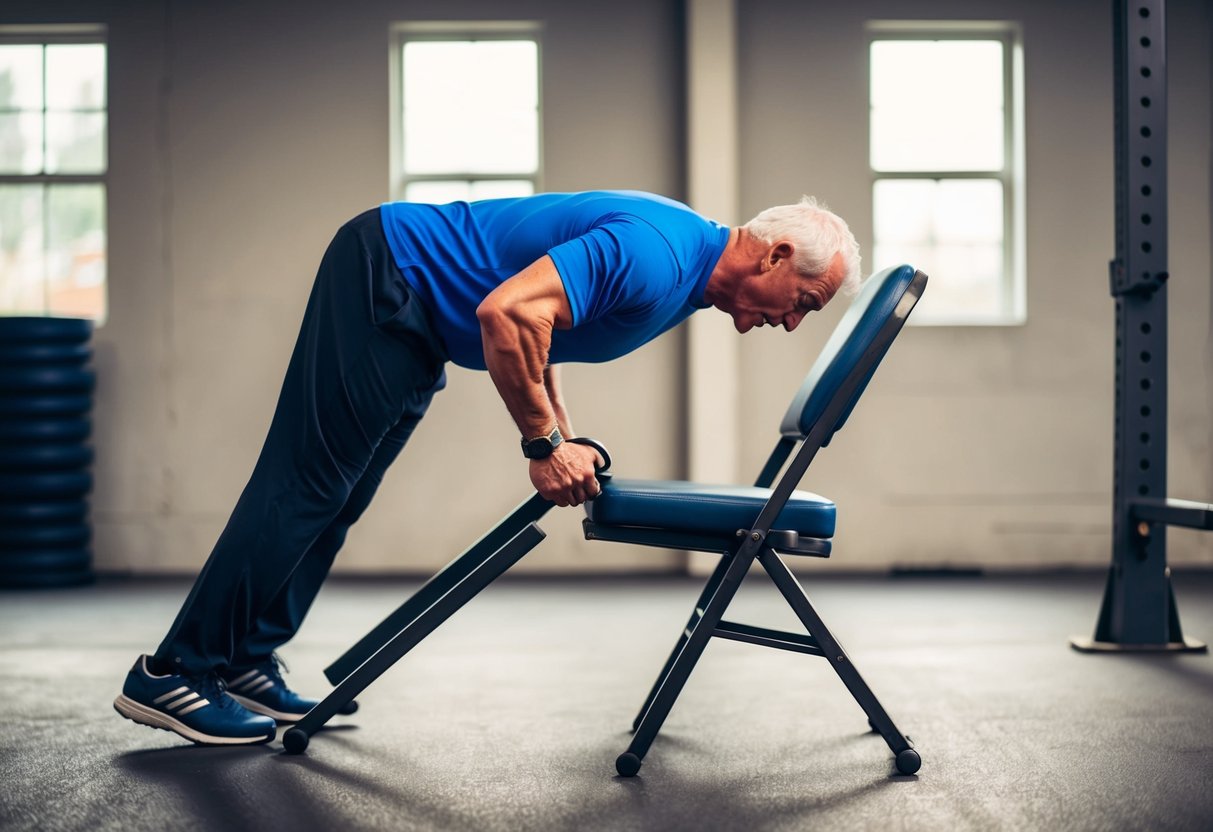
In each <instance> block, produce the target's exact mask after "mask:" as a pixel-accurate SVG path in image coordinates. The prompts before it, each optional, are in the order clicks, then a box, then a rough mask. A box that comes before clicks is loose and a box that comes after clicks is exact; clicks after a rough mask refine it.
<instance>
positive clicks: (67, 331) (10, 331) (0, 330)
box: [0, 317, 93, 344]
mask: <svg viewBox="0 0 1213 832" xmlns="http://www.w3.org/2000/svg"><path fill="white" fill-rule="evenodd" d="M92 334H93V322H92V321H89V320H85V319H84V318H28V317H0V343H3V344H12V343H29V342H31V341H32V342H47V341H53V342H56V343H64V342H66V343H72V344H80V343H83V342H85V341H87V340H88V339H89V337H90V336H92Z"/></svg>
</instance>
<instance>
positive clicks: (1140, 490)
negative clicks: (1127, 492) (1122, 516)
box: [1137, 485, 1150, 497]
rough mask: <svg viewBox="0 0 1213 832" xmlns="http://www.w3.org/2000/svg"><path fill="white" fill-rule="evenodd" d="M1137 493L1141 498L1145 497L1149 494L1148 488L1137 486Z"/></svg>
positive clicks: (1146, 486)
mask: <svg viewBox="0 0 1213 832" xmlns="http://www.w3.org/2000/svg"><path fill="white" fill-rule="evenodd" d="M1137 493H1138V494H1140V495H1141V496H1143V497H1144V496H1146V495H1147V494H1149V493H1150V486H1148V485H1139V486H1137Z"/></svg>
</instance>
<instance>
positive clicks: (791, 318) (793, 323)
mask: <svg viewBox="0 0 1213 832" xmlns="http://www.w3.org/2000/svg"><path fill="white" fill-rule="evenodd" d="M803 320H804V315H800V314H797V313H792V314H791V315H784V316H783V328H784V329H785V330H787V331H788V332H791V331H792V330H793V329H795V328H796V327H798V326H800V322H801V321H803Z"/></svg>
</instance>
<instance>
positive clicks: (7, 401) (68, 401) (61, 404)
mask: <svg viewBox="0 0 1213 832" xmlns="http://www.w3.org/2000/svg"><path fill="white" fill-rule="evenodd" d="M92 407H93V397H92V396H87V395H85V396H39V395H24V396H16V395H8V394H5V395H3V396H0V418H6V417H13V416H19V417H21V418H23V419H27V418H30V417H35V418H37V417H43V416H69V415H75V414H80V413H88V412H89V410H91V409H92Z"/></svg>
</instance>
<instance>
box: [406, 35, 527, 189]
mask: <svg viewBox="0 0 1213 832" xmlns="http://www.w3.org/2000/svg"><path fill="white" fill-rule="evenodd" d="M393 53H394V57H393V72H392V75H393V83H394V84H395V88H396V94H395V95H394V96H393V98H394V100H395V101H396V108H397V112H396V113H395V115H394V117H393V119H392V124H393V137H392V145H393V164H392V168H393V171H394V174H393V180H394V181H393V195H394V197H395V198H397V199H406V200H409V201H412V202H435V203H442V202H451V201H454V200H475V199H492V198H494V197H507V196H526V195H529V194H533V193H535V191H537V190H538V189H539V179H540V175H541V174H540V168H541V165H540V155H541V154H540V105H539V39H538V27H537V26H536V25H535V24H531V23H525V22H506V23H481V24H453V23H412V24H401V25H399V26H398V27H397V28H396V38H395V48H394V49H393Z"/></svg>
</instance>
